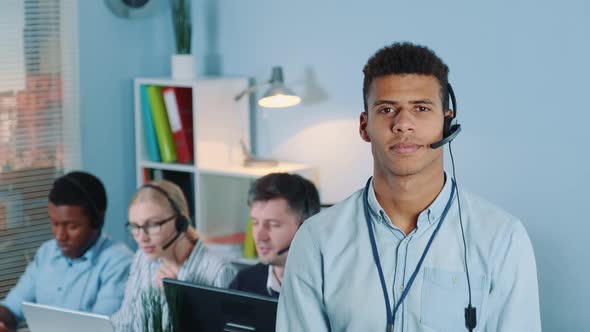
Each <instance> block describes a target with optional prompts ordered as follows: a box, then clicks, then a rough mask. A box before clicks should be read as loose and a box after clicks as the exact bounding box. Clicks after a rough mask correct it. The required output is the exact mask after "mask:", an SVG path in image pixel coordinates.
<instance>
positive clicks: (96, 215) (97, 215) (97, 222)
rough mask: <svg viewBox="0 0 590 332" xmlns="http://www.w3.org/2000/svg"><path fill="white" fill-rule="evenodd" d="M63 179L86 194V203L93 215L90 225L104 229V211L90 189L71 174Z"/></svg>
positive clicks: (83, 194)
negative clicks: (95, 200)
mask: <svg viewBox="0 0 590 332" xmlns="http://www.w3.org/2000/svg"><path fill="white" fill-rule="evenodd" d="M62 179H64V180H66V181H67V182H69V183H70V184H71V185H73V186H74V187H76V189H78V191H79V192H81V193H82V196H84V199H85V200H86V203H88V206H89V207H90V210H92V211H91V213H92V216H90V225H91V226H92V227H93V228H97V229H102V226H103V225H104V212H102V211H100V210H99V209H98V207H97V206H96V203H95V202H94V199H93V198H92V196H90V193H88V191H87V190H86V189H84V186H83V185H82V184H81V183H80V181H78V180H76V179H75V178H73V177H71V176H69V175H68V174H66V175H64V176H63V177H62Z"/></svg>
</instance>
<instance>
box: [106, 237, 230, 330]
mask: <svg viewBox="0 0 590 332" xmlns="http://www.w3.org/2000/svg"><path fill="white" fill-rule="evenodd" d="M162 264H163V263H162V260H161V259H150V258H148V257H147V256H146V255H145V254H144V252H143V251H142V250H141V249H139V250H137V252H136V254H135V257H134V259H133V263H132V265H131V273H130V275H129V280H128V282H127V287H126V288H125V298H124V300H123V305H122V306H121V309H120V310H119V312H117V313H116V314H115V315H113V317H111V320H112V321H113V324H114V326H115V330H116V331H121V332H133V331H135V332H149V331H145V328H144V325H143V323H144V320H145V319H146V318H149V317H151V315H152V313H151V312H150V310H149V309H148V308H146V307H145V306H144V303H143V302H142V295H144V294H146V292H150V291H152V290H153V289H155V288H157V283H156V277H157V275H158V271H159V270H160V267H161V266H162ZM235 276H236V270H235V269H234V267H233V266H232V265H231V263H229V262H227V261H225V260H224V259H222V258H220V257H218V256H217V255H216V254H214V253H212V252H211V251H210V250H209V249H208V248H207V247H206V246H204V245H203V244H202V241H198V242H197V244H196V245H195V247H194V248H193V251H192V252H191V254H190V256H189V257H188V258H187V260H186V261H185V262H184V264H183V265H182V267H181V268H180V271H179V272H178V276H177V279H178V280H182V281H188V282H191V283H194V284H198V285H203V286H213V287H219V288H227V287H228V286H229V284H230V283H231V281H232V280H233V279H234V277H235ZM160 296H161V299H160V301H161V304H162V306H163V308H162V310H163V312H164V320H163V321H162V326H163V327H166V326H167V325H168V305H167V303H166V300H165V296H164V295H163V292H162V293H161V294H160Z"/></svg>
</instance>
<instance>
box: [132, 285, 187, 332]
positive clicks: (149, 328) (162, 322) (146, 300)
mask: <svg viewBox="0 0 590 332" xmlns="http://www.w3.org/2000/svg"><path fill="white" fill-rule="evenodd" d="M140 301H141V304H142V306H143V308H144V311H143V316H142V317H140V319H141V321H140V322H141V330H142V331H145V332H175V331H176V329H175V328H174V326H177V325H176V324H177V323H176V322H177V320H178V317H177V316H178V315H177V314H176V312H177V310H178V309H177V303H176V302H177V300H176V299H175V298H174V299H173V301H172V307H171V308H169V309H168V310H165V309H164V307H165V306H166V298H165V296H164V293H163V291H162V290H161V289H159V288H149V289H147V290H145V291H144V292H142V293H141V294H140ZM170 310H172V311H170ZM171 313H174V316H173V315H172V314H171ZM166 316H167V317H166Z"/></svg>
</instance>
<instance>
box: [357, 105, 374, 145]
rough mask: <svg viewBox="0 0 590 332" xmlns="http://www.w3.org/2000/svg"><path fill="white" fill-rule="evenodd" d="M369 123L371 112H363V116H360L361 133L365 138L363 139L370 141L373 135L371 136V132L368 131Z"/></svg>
mask: <svg viewBox="0 0 590 332" xmlns="http://www.w3.org/2000/svg"><path fill="white" fill-rule="evenodd" d="M368 123H369V113H367V112H361V116H360V118H359V134H360V135H361V138H362V139H363V141H365V142H369V143H370V142H371V137H370V136H369V133H368V132H367V125H368Z"/></svg>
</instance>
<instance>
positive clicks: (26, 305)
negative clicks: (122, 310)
mask: <svg viewBox="0 0 590 332" xmlns="http://www.w3.org/2000/svg"><path fill="white" fill-rule="evenodd" d="M23 311H24V313H25V319H26V321H27V325H28V326H29V331H31V332H80V331H93V332H114V331H115V329H114V328H113V324H112V323H111V320H110V318H109V317H108V316H103V315H97V314H93V313H88V312H82V311H75V310H68V309H63V308H58V307H52V306H48V305H43V304H37V303H31V302H23Z"/></svg>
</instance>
